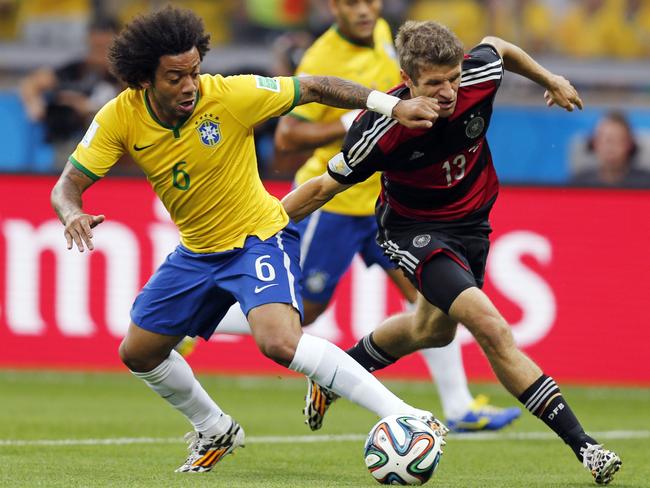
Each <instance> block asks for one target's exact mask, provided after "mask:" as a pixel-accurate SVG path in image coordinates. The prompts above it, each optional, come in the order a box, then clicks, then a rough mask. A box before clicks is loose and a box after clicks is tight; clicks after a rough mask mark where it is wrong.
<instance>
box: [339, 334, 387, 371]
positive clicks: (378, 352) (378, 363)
mask: <svg viewBox="0 0 650 488" xmlns="http://www.w3.org/2000/svg"><path fill="white" fill-rule="evenodd" d="M346 352H347V353H348V354H349V355H350V356H352V359H354V360H355V361H356V362H357V363H359V364H360V365H361V366H363V367H364V368H366V370H368V371H370V372H373V371H377V370H378V369H382V368H385V367H386V366H390V365H391V364H393V363H394V362H395V361H397V358H394V357H392V356H391V355H389V354H387V353H386V351H384V350H382V349H381V348H380V347H379V346H378V345H377V344H376V343H375V341H373V340H372V332H371V333H370V334H368V335H367V336H365V337H364V338H363V339H361V340H360V341H359V342H357V343H356V345H354V346H352V347H351V348H350V349H348V350H347V351H346Z"/></svg>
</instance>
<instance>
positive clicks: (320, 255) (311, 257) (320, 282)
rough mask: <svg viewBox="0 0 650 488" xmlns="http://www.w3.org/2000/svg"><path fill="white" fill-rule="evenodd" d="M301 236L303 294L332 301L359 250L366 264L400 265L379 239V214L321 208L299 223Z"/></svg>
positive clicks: (391, 266)
mask: <svg viewBox="0 0 650 488" xmlns="http://www.w3.org/2000/svg"><path fill="white" fill-rule="evenodd" d="M298 230H299V231H300V236H301V245H300V266H301V268H302V276H303V287H302V288H303V292H302V296H303V298H305V299H306V300H309V301H311V302H315V303H327V302H329V300H330V298H331V297H332V294H333V293H334V289H335V288H336V285H337V284H338V282H339V281H340V279H341V276H343V274H344V273H345V272H346V271H347V269H348V268H349V267H350V263H352V258H354V255H355V254H356V253H359V254H360V255H361V257H362V258H363V261H364V262H365V263H366V266H371V265H373V264H378V265H379V266H381V267H382V268H384V269H386V270H388V269H394V268H395V267H396V265H395V264H393V263H392V262H391V261H390V260H389V259H388V257H387V256H386V255H385V254H384V251H383V249H382V248H381V247H379V245H378V244H377V242H376V240H375V239H376V236H377V222H376V220H375V216H374V215H372V216H364V217H355V216H350V215H340V214H336V213H332V212H326V211H323V210H319V211H317V212H314V213H313V214H311V215H310V216H309V218H307V219H304V220H302V221H301V222H299V223H298Z"/></svg>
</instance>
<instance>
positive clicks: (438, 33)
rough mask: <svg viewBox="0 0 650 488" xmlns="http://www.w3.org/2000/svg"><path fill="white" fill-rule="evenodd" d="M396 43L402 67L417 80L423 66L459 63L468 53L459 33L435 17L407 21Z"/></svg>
mask: <svg viewBox="0 0 650 488" xmlns="http://www.w3.org/2000/svg"><path fill="white" fill-rule="evenodd" d="M395 46H396V47H397V54H398V55H399V62H400V65H401V67H402V69H403V70H404V71H405V72H406V74H407V75H409V77H410V78H411V79H412V80H413V81H414V82H416V83H417V79H418V77H419V75H420V68H421V67H422V66H424V65H433V66H455V65H457V64H459V63H461V62H462V61H463V56H464V54H465V53H464V51H463V43H462V42H461V41H460V39H458V37H457V36H456V34H454V33H453V32H452V31H451V30H450V29H448V28H447V27H445V26H444V25H442V24H439V23H438V22H434V21H431V20H430V21H423V22H417V21H414V20H409V21H407V22H405V23H404V25H402V27H400V29H399V31H398V32H397V38H396V39H395Z"/></svg>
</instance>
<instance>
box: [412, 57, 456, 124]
mask: <svg viewBox="0 0 650 488" xmlns="http://www.w3.org/2000/svg"><path fill="white" fill-rule="evenodd" d="M460 74H461V64H460V63H459V64H458V65H456V66H438V65H428V66H422V67H420V72H419V75H418V78H417V80H414V79H412V78H411V77H409V76H408V75H407V74H406V73H405V72H404V71H402V79H403V80H404V82H405V83H406V86H408V87H409V89H410V91H411V97H419V96H425V97H430V98H435V99H436V100H438V105H440V112H438V115H439V116H440V117H443V118H444V117H449V116H450V115H451V114H453V113H454V110H455V109H456V101H457V96H458V87H459V86H460Z"/></svg>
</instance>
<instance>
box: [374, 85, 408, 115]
mask: <svg viewBox="0 0 650 488" xmlns="http://www.w3.org/2000/svg"><path fill="white" fill-rule="evenodd" d="M399 101H400V99H399V98H397V97H394V96H393V95H389V94H387V93H383V92H380V91H377V90H373V91H371V92H370V95H368V100H366V107H368V110H372V111H373V112H377V113H379V114H382V115H385V116H386V117H392V116H393V109H394V108H395V105H397V104H398V103H399Z"/></svg>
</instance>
